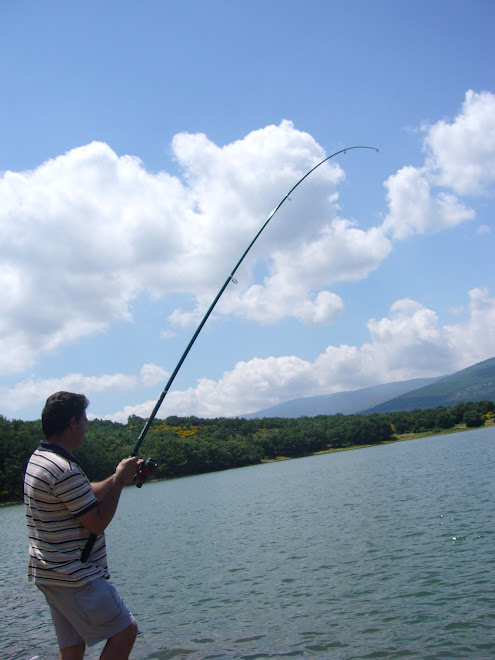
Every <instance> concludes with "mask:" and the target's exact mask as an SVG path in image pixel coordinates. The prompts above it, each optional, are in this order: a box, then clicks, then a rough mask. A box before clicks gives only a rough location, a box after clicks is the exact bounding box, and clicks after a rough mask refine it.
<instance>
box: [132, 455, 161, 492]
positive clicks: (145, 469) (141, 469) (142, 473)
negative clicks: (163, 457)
mask: <svg viewBox="0 0 495 660" xmlns="http://www.w3.org/2000/svg"><path fill="white" fill-rule="evenodd" d="M157 467H158V463H157V462H156V461H154V460H153V459H152V458H147V459H146V460H145V461H143V462H142V463H140V464H139V465H138V467H137V470H136V474H135V475H134V481H135V482H136V486H137V487H138V488H141V486H142V485H143V484H144V482H145V481H146V479H147V478H148V477H152V476H153V474H154V473H155V470H156V468H157Z"/></svg>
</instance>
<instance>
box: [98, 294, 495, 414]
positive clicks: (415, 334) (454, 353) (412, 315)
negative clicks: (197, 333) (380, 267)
mask: <svg viewBox="0 0 495 660" xmlns="http://www.w3.org/2000/svg"><path fill="white" fill-rule="evenodd" d="M469 297H470V318H469V320H467V321H465V322H461V323H459V324H458V325H444V326H442V325H441V324H440V323H439V319H438V316H437V314H436V313H435V312H434V311H433V310H431V309H428V308H426V307H424V306H423V305H422V304H421V303H419V302H417V301H414V300H409V299H403V300H398V301H397V302H395V303H394V304H393V305H392V306H391V308H390V313H389V315H388V316H386V317H384V318H382V319H379V320H375V319H371V320H370V321H369V322H368V329H369V332H370V341H369V342H367V343H365V344H363V345H362V346H359V347H358V346H347V345H340V346H328V347H327V349H326V350H325V352H324V353H322V354H321V355H319V356H318V357H317V358H316V359H315V361H314V362H309V361H306V360H302V359H300V358H298V357H295V356H283V357H278V358H275V357H269V358H267V359H260V358H254V359H252V360H249V361H247V362H238V363H237V364H236V365H235V367H234V369H232V370H231V371H227V372H225V373H224V374H223V376H222V377H221V378H220V379H219V380H218V381H214V380H210V379H206V378H205V379H201V380H200V381H199V382H198V384H197V386H196V387H194V388H189V389H188V390H186V391H171V392H170V393H169V394H168V396H167V398H166V399H165V401H164V403H163V405H162V407H161V408H160V411H159V413H158V417H159V418H164V417H167V416H168V415H171V414H174V415H197V416H200V417H201V416H203V417H218V416H235V415H241V414H243V413H248V412H253V411H257V410H260V409H262V408H266V407H269V406H271V405H275V404H277V403H280V402H283V401H288V400H290V399H294V398H298V397H303V396H316V395H319V394H330V393H332V392H339V391H346V390H355V389H359V388H362V387H368V386H371V385H376V384H380V383H385V382H393V381H399V380H408V379H411V378H419V377H427V376H431V377H433V376H442V375H447V374H449V373H454V372H455V371H458V370H460V369H464V368H466V367H468V366H470V365H471V364H475V363H476V362H481V361H482V360H485V359H488V358H490V357H493V356H494V355H495V298H490V296H489V293H488V291H487V290H486V289H473V290H472V291H470V292H469ZM154 405H155V401H148V402H145V403H143V404H140V405H139V406H127V407H126V408H125V409H124V410H123V411H120V412H116V413H114V414H112V415H109V416H108V417H109V418H111V419H113V420H115V421H120V422H126V421H127V417H128V416H129V415H131V414H136V415H139V416H141V417H147V416H148V415H149V414H150V412H151V410H152V408H153V406H154Z"/></svg>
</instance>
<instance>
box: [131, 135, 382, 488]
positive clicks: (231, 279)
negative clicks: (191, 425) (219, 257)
mask: <svg viewBox="0 0 495 660" xmlns="http://www.w3.org/2000/svg"><path fill="white" fill-rule="evenodd" d="M351 149H373V150H374V151H378V149H377V148H376V147H365V146H356V147H347V148H346V149H340V150H339V151H336V152H335V153H333V154H331V155H330V156H327V157H326V158H324V159H323V160H322V161H320V162H319V163H318V164H317V165H315V166H314V167H312V168H311V169H310V170H309V172H306V174H305V175H304V176H303V177H301V178H300V179H299V181H298V182H297V183H296V184H295V185H294V186H292V188H291V189H290V190H289V192H288V193H287V194H286V195H285V197H284V198H283V199H282V200H281V201H280V202H279V204H278V205H277V206H276V207H275V208H274V209H273V211H272V212H271V213H270V215H269V216H268V218H267V219H266V220H265V222H264V224H263V225H262V227H261V229H260V230H259V231H258V233H257V234H256V236H255V237H254V238H253V240H252V241H251V243H250V244H249V245H248V247H247V248H246V250H245V251H244V253H243V254H242V256H241V258H240V259H239V261H238V262H237V263H236V265H235V266H234V269H233V270H232V272H231V273H230V275H229V276H228V277H227V279H226V280H225V282H224V283H223V285H222V287H221V289H220V291H219V292H218V293H217V295H216V296H215V299H214V300H213V302H212V303H211V305H210V307H209V308H208V311H207V312H206V314H205V315H204V316H203V319H202V321H201V323H200V324H199V325H198V327H197V329H196V332H195V333H194V335H193V336H192V338H191V341H190V342H189V344H188V345H187V348H186V350H185V351H184V353H183V354H182V356H181V358H180V360H179V362H178V363H177V366H176V367H175V369H174V370H173V372H172V375H171V376H170V378H169V379H168V381H167V384H166V385H165V387H164V388H163V391H162V393H161V394H160V396H159V398H158V401H157V402H156V404H155V407H154V408H153V411H152V413H151V415H150V416H149V418H148V420H147V422H146V423H145V425H144V426H143V429H142V431H141V433H140V434H139V438H138V439H137V441H136V444H135V445H134V448H133V450H132V452H131V456H137V453H138V451H139V448H140V446H141V444H142V443H143V440H144V438H145V437H146V434H147V433H148V430H149V428H150V426H151V424H152V423H153V420H154V419H155V417H156V414H157V412H158V410H159V409H160V406H161V405H162V403H163V400H164V399H165V397H166V396H167V392H168V391H169V389H170V387H171V385H172V383H173V382H174V380H175V377H176V376H177V374H178V372H179V369H180V368H181V366H182V364H183V362H184V360H185V359H186V357H187V355H188V353H189V351H190V350H191V348H192V347H193V344H194V342H195V341H196V339H197V338H198V335H199V333H200V332H201V330H202V329H203V326H204V324H205V323H206V321H207V320H208V317H209V316H210V314H211V313H212V311H213V310H214V308H215V306H216V304H217V302H218V301H219V300H220V298H221V296H222V294H223V292H224V291H225V289H226V288H227V286H228V285H229V283H230V282H233V283H234V284H236V283H237V281H236V280H235V278H234V275H235V273H236V271H237V269H238V268H239V266H240V265H241V264H242V262H243V261H244V259H245V257H246V255H247V254H248V252H249V250H250V249H251V248H252V247H253V245H254V244H255V242H256V241H257V239H258V238H259V236H260V234H261V232H262V231H263V230H264V229H265V227H266V226H267V224H268V223H269V222H270V220H271V219H272V218H273V216H274V215H275V213H276V212H277V211H278V210H279V208H280V207H281V206H282V204H283V203H284V202H285V200H286V199H287V198H288V197H289V196H290V195H291V193H292V192H294V190H295V189H296V188H297V187H298V186H299V185H300V184H301V183H302V182H303V181H304V179H306V178H307V177H308V176H309V175H310V174H311V173H312V172H314V171H315V170H316V169H318V167H320V166H321V165H323V163H326V162H327V160H330V159H331V158H334V157H335V156H338V155H339V154H342V153H344V154H345V153H346V152H347V151H350V150H351ZM148 461H151V463H149V465H148V468H147V467H146V463H147V462H148ZM148 461H145V462H144V463H141V464H140V465H141V466H142V467H141V470H142V471H144V472H145V473H146V474H143V475H142V477H144V478H143V480H142V481H144V480H145V479H146V476H148V475H150V474H152V471H153V469H154V467H153V465H154V461H153V460H152V459H148ZM147 470H149V471H147ZM142 481H141V479H140V476H139V473H138V480H137V482H138V484H137V485H138V486H140V485H141V484H142Z"/></svg>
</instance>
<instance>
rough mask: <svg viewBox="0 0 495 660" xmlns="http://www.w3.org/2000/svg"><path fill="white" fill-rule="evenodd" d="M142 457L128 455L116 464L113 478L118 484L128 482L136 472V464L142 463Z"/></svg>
mask: <svg viewBox="0 0 495 660" xmlns="http://www.w3.org/2000/svg"><path fill="white" fill-rule="evenodd" d="M142 462H143V459H142V458H141V459H139V458H137V456H130V457H129V458H124V460H122V461H120V463H119V464H118V465H117V469H116V470H115V480H116V481H117V482H118V483H120V484H130V483H131V481H132V480H133V478H134V475H135V474H136V470H137V466H138V465H139V463H142Z"/></svg>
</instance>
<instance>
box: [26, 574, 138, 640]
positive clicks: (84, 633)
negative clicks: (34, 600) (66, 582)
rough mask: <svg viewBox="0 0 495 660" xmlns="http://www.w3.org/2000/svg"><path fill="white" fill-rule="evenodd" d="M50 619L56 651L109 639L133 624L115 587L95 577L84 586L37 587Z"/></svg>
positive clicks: (129, 613)
mask: <svg viewBox="0 0 495 660" xmlns="http://www.w3.org/2000/svg"><path fill="white" fill-rule="evenodd" d="M36 586H37V587H38V589H39V590H40V591H41V592H42V593H43V594H44V596H45V598H46V600H47V602H48V605H49V606H50V611H51V615H52V619H53V625H54V626H55V632H56V633H57V640H58V645H59V648H61V649H64V648H66V647H67V646H74V645H76V644H81V643H82V642H84V643H86V644H87V645H88V646H93V645H94V644H98V642H101V641H103V640H104V639H110V638H111V637H114V636H115V635H117V634H118V633H119V632H122V630H124V629H125V628H127V626H129V625H130V624H131V623H133V622H134V617H133V616H132V614H131V612H130V611H129V609H128V608H127V606H126V604H125V603H124V601H123V600H122V599H121V598H120V596H119V594H118V593H117V590H116V589H115V587H114V586H113V585H112V584H110V582H109V581H108V580H105V578H102V577H100V578H96V579H95V580H92V581H91V582H88V583H87V584H85V585H84V586H83V587H75V588H74V587H52V586H49V585H46V584H37V585H36Z"/></svg>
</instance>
